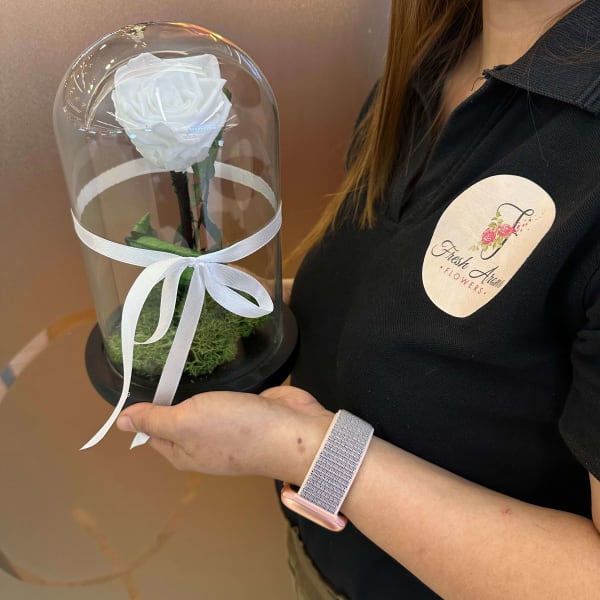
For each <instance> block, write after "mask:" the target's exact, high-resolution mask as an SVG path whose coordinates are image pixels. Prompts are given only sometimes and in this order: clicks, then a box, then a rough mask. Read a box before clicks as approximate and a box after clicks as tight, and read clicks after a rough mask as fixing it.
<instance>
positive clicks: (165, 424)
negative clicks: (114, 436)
mask: <svg viewBox="0 0 600 600" xmlns="http://www.w3.org/2000/svg"><path fill="white" fill-rule="evenodd" d="M178 414H179V411H177V407H176V406H158V405H156V404H149V403H147V402H140V403H138V404H134V405H133V406H130V407H128V408H126V409H125V410H124V411H123V412H122V413H121V414H120V415H119V418H118V419H117V423H116V424H117V427H118V428H119V429H120V430H121V431H134V432H142V433H146V434H147V435H149V436H150V437H158V438H162V439H165V440H171V441H172V440H174V439H175V438H176V437H177V432H178V430H179V428H178V418H177V417H178Z"/></svg>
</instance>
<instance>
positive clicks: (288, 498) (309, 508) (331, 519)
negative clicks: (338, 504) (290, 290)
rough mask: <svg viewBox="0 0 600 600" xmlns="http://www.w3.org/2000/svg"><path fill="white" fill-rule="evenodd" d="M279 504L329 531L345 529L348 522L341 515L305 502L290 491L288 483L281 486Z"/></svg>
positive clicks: (293, 491) (290, 487)
mask: <svg viewBox="0 0 600 600" xmlns="http://www.w3.org/2000/svg"><path fill="white" fill-rule="evenodd" d="M281 503H282V504H283V505H284V506H286V507H287V508H289V509H290V510H293V511H294V512H296V513H298V514H299V515H301V516H303V517H305V518H307V519H309V520H310V521H312V522H313V523H316V524H317V525H320V526H321V527H325V529H329V530H330V531H341V530H342V529H344V527H346V523H347V522H348V519H347V518H346V517H344V516H343V515H340V514H333V513H330V512H328V511H326V510H325V509H323V508H321V507H320V506H317V505H316V504H314V503H312V502H309V501H308V500H305V499H304V498H302V496H300V495H299V494H298V492H297V491H295V490H294V489H292V486H291V485H290V484H289V483H284V484H283V488H282V490H281Z"/></svg>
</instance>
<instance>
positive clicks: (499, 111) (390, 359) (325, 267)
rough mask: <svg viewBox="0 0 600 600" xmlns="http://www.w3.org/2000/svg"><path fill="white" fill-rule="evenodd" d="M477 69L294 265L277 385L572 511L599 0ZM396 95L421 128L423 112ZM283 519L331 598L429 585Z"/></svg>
mask: <svg viewBox="0 0 600 600" xmlns="http://www.w3.org/2000/svg"><path fill="white" fill-rule="evenodd" d="M486 78H487V81H486V82H485V83H484V84H483V86H482V87H481V88H480V89H479V90H478V91H476V92H475V93H474V94H473V95H472V96H471V97H470V98H469V99H467V100H466V101H465V102H464V103H463V104H461V105H460V106H459V107H458V108H457V109H456V110H455V112H454V113H453V114H452V116H451V117H450V119H449V121H448V122H447V124H446V126H445V128H444V130H443V132H442V133H441V135H440V136H439V137H438V139H437V140H436V141H435V142H434V143H433V142H432V143H431V144H428V143H423V144H421V145H419V146H418V147H417V148H416V150H414V151H413V152H411V154H410V157H409V158H408V159H406V152H403V153H401V154H402V156H401V157H400V159H399V161H398V168H397V169H396V172H395V174H394V176H393V181H392V183H391V185H390V187H389V190H388V193H387V194H386V196H385V198H384V201H383V203H382V206H381V210H380V214H379V218H378V221H377V224H376V226H375V227H374V228H373V229H371V230H368V231H364V230H363V231H361V230H359V229H358V228H357V227H355V226H354V225H352V224H350V223H346V224H344V225H343V226H341V227H339V228H338V229H337V230H336V231H335V232H334V233H331V234H328V235H327V236H326V238H325V239H324V240H323V241H322V242H321V243H320V244H319V245H318V246H317V247H316V248H315V249H313V251H311V252H310V254H309V256H308V257H307V258H306V260H305V261H304V263H303V264H302V266H301V268H300V270H299V272H298V274H297V278H296V282H295V285H294V289H293V295H292V301H291V306H292V309H293V311H294V313H295V315H296V317H297V319H298V323H299V328H300V336H301V337H300V339H301V341H300V354H299V357H298V361H297V364H296V367H295V370H294V373H293V384H294V385H297V386H299V387H301V388H304V389H306V390H308V391H310V392H311V393H312V394H314V395H315V397H316V398H318V399H319V401H320V402H322V403H323V404H324V405H325V406H326V407H327V408H329V409H331V410H337V409H338V408H341V407H343V408H346V409H347V410H350V411H351V412H353V413H355V414H356V415H359V416H360V417H362V418H364V419H366V420H367V421H369V422H370V423H372V424H373V425H374V427H375V432H376V435H378V436H380V437H381V438H383V439H386V440H388V441H390V442H392V443H393V444H396V445H397V446H399V447H401V448H404V449H405V450H407V451H409V452H412V453H414V454H416V455H418V456H420V457H423V458H424V459H426V460H428V461H431V462H432V463H434V464H436V465H440V466H442V467H444V468H446V469H448V470H450V471H452V472H454V473H457V474H459V475H461V476H463V477H465V478H467V479H469V480H471V481H474V482H477V483H479V484H481V485H484V486H486V487H489V488H491V489H494V490H497V491H499V492H502V493H504V494H508V495H509V496H513V497H515V498H519V499H521V500H524V501H527V502H531V503H534V504H537V505H541V506H546V507H552V508H556V509H560V510H565V511H570V512H573V513H577V514H581V515H588V516H589V514H590V499H589V483H588V475H587V471H591V472H592V473H593V474H595V476H596V477H597V478H600V272H599V267H600V185H599V184H600V121H599V119H598V114H599V113H600V2H599V1H598V0H588V1H587V2H585V3H584V4H582V5H580V6H579V7H578V8H576V9H574V10H573V11H572V12H571V13H570V14H569V15H568V16H566V17H565V18H564V19H563V20H562V21H560V22H559V23H558V24H556V25H555V26H554V27H553V28H552V29H551V30H550V31H549V32H548V33H546V34H545V35H544V36H543V37H542V38H541V39H540V40H539V41H538V43H537V44H536V45H535V47H534V48H532V49H531V50H530V51H529V52H528V53H527V54H526V55H525V56H524V57H522V58H521V59H520V60H519V61H517V62H516V63H515V64H513V65H510V66H503V67H497V68H495V69H492V70H491V71H489V72H487V73H486ZM414 97H415V99H414V101H413V104H412V106H411V113H412V114H413V115H414V117H413V118H412V121H411V122H412V123H413V125H414V126H415V127H417V128H420V131H421V133H422V131H423V127H425V126H426V125H427V121H428V118H429V117H428V115H427V112H426V110H425V109H424V107H423V106H422V105H421V104H419V100H418V98H419V94H418V93H417V94H415V95H414ZM415 124H416V125H415ZM373 492H374V493H376V490H373ZM286 514H287V516H288V517H289V518H290V519H291V520H292V522H294V523H296V524H298V525H299V528H300V533H301V536H302V539H303V541H304V543H305V546H306V548H307V551H308V553H309V555H310V556H311V557H312V559H313V561H314V563H315V564H316V566H317V567H318V568H319V570H320V571H321V572H322V573H323V575H324V577H325V579H326V580H327V581H329V582H330V583H331V585H332V586H333V587H334V588H335V589H336V590H337V591H338V592H339V593H342V594H344V595H346V596H348V597H349V598H351V599H353V600H384V599H392V598H393V599H397V598H407V599H408V598H410V599H411V600H412V599H415V598H434V597H436V596H435V594H434V593H433V592H431V591H430V590H429V589H428V588H426V587H425V586H424V585H423V584H421V583H420V582H419V581H418V580H416V579H415V578H414V577H413V576H412V575H411V574H410V573H408V572H407V571H406V570H405V569H404V568H403V567H402V566H401V565H399V564H398V563H396V562H395V561H394V560H393V559H392V558H390V557H389V556H387V555H386V554H385V553H384V552H382V551H381V550H379V549H378V548H377V547H375V546H374V545H373V544H372V543H371V542H370V541H369V540H367V539H366V538H365V537H364V536H363V535H362V534H361V533H360V532H358V531H357V530H356V529H354V528H353V527H352V525H349V526H348V527H347V528H346V529H345V530H344V531H343V532H341V533H330V532H328V531H326V530H324V529H322V528H320V527H318V526H316V525H313V524H312V523H309V522H307V521H306V520H304V519H302V518H300V517H298V516H297V515H294V514H291V513H286ZM433 517H434V516H433V515H432V518H433ZM398 535H402V532H401V531H400V532H398ZM524 568H526V566H524Z"/></svg>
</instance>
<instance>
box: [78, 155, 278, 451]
mask: <svg viewBox="0 0 600 600" xmlns="http://www.w3.org/2000/svg"><path fill="white" fill-rule="evenodd" d="M159 171H160V169H157V168H156V166H154V165H152V164H150V163H149V162H147V161H146V160H145V159H137V160H134V161H131V162H128V163H124V164H122V165H119V166H118V167H115V168H113V169H110V170H108V171H105V172H104V173H102V174H100V175H99V176H98V177H95V178H94V179H92V180H91V181H90V182H89V183H88V184H86V185H85V186H84V187H83V189H82V190H81V192H80V193H79V196H78V197H77V201H76V207H75V208H76V210H75V211H74V212H73V213H72V216H73V224H74V226H75V232H76V233H77V236H78V237H79V239H80V240H81V241H82V243H84V244H85V245H86V246H87V247H88V248H90V249H91V250H93V251H95V252H97V253H99V254H102V255H103V256H106V257H108V258H110V259H112V260H117V261H119V262H123V263H127V264H130V265H137V266H139V267H145V268H144V270H143V271H142V272H141V273H140V274H139V275H138V277H137V279H136V280H135V281H134V283H133V285H132V286H131V288H130V290H129V292H128V294H127V297H126V298H125V302H124V304H123V310H122V315H121V348H122V354H123V390H122V392H121V396H120V398H119V401H118V402H117V404H116V406H115V408H114V410H113V412H112V413H111V415H110V416H109V418H108V419H107V421H106V422H105V423H104V425H103V426H102V427H101V428H100V429H99V430H98V432H97V433H96V434H95V435H94V436H93V437H92V438H91V439H90V440H89V441H88V442H87V443H86V444H85V445H84V446H83V447H82V448H81V449H82V450H85V449H86V448H91V447H92V446H95V445H96V444H97V443H98V442H99V441H100V440H101V439H102V438H103V437H104V436H105V435H106V433H107V432H108V430H109V429H110V428H111V426H112V425H113V423H114V422H115V421H116V419H117V417H118V416H119V413H120V412H121V410H122V408H123V406H124V404H125V402H126V400H127V397H128V395H129V387H130V385H131V375H132V369H133V349H134V346H135V345H136V344H151V343H153V342H156V341H158V340H160V339H161V338H162V337H163V336H164V335H165V334H166V333H167V330H168V329H169V326H170V324H171V321H172V320H173V315H174V312H175V303H176V300H177V289H178V286H179V279H180V277H181V275H182V274H183V272H184V271H185V269H187V268H192V269H193V273H192V278H191V281H190V284H189V287H188V291H187V295H186V298H185V301H184V306H183V310H182V313H181V318H180V320H179V325H178V326H177V330H176V332H175V337H174V339H173V343H172V345H171V348H170V350H169V354H168V356H167V360H166V362H165V365H164V368H163V371H162V374H161V376H160V379H159V382H158V385H157V388H156V392H155V394H154V399H153V403H154V404H161V405H170V404H171V403H172V402H173V398H174V396H175V392H176V391H177V386H178V385H179V380H180V379H181V374H182V372H183V368H184V366H185V363H186V360H187V357H188V353H189V350H190V346H191V344H192V340H193V338H194V334H195V332H196V328H197V326H198V321H199V320H200V314H201V313H202V305H203V304H204V295H205V293H208V294H210V296H211V297H212V298H213V299H214V300H215V302H217V303H218V304H220V305H221V306H223V308H225V309H227V310H228V311H230V312H232V313H235V314H237V315H240V316H242V317H250V318H255V317H261V316H263V315H266V314H269V313H270V312H271V311H272V310H273V301H272V300H271V297H270V296H269V294H268V292H267V291H266V290H265V288H264V287H263V286H262V285H261V284H260V283H259V282H258V281H257V280H256V279H254V277H252V276H251V275H248V274H247V273H245V272H244V271H241V270H239V269H236V268H234V267H231V266H229V265H228V264H226V263H231V262H235V261H237V260H240V259H242V258H245V257H246V256H249V255H251V254H253V253H254V252H256V251H257V250H259V249H260V248H262V247H263V246H265V245H266V244H267V243H269V242H270V241H271V240H272V239H273V238H274V237H275V236H276V235H277V233H278V232H279V229H280V228H281V206H277V199H276V197H275V194H274V193H273V190H272V189H271V188H270V187H269V185H268V184H267V183H266V182H265V181H264V180H263V179H261V178H260V177H258V176H257V175H254V174H253V173H250V172H249V171H246V170H244V169H240V168H239V167H234V166H233V165H228V164H225V163H219V162H217V163H215V177H220V178H223V179H228V180H230V181H233V182H235V183H240V184H242V185H245V186H247V187H250V188H252V189H254V190H255V191H257V192H259V193H260V194H262V195H263V196H264V197H265V198H266V199H267V200H268V201H269V203H270V204H271V206H272V207H273V209H274V211H275V214H274V217H273V219H272V220H271V221H269V223H267V224H266V225H265V226H264V227H263V228H262V229H260V230H259V231H257V232H255V233H253V234H252V235H250V236H249V237H247V238H245V239H243V240H240V241H239V242H236V243H235V244H232V245H231V246H228V247H227V248H223V249H222V250H217V251H216V252H210V253H208V254H203V255H201V256H195V257H182V256H177V255H174V254H172V253H170V252H162V251H159V250H146V249H142V248H133V247H131V246H125V245H124V244H118V243H116V242H112V241H110V240H107V239H105V238H103V237H100V236H99V235H96V234H95V233H92V232H91V231H89V230H87V229H86V228H85V227H83V225H82V224H81V222H80V219H81V215H82V214H83V211H84V209H85V207H86V206H87V205H88V204H89V203H90V202H91V201H92V199H93V198H95V197H96V196H97V195H98V194H100V193H102V192H103V191H104V190H106V189H108V188H109V187H112V186H114V185H117V184H119V183H122V182H123V181H126V180H127V179H131V178H132V177H137V176H139V175H144V174H149V173H154V172H159ZM160 282H162V292H161V301H160V314H159V319H158V324H157V326H156V329H155V331H154V333H153V334H152V335H151V336H150V337H149V338H148V339H147V340H144V341H141V342H138V341H136V340H135V331H136V328H137V323H138V319H139V316H140V313H141V311H142V308H143V306H144V303H145V302H146V300H147V298H148V295H149V294H150V291H151V290H152V289H153V288H154V287H155V286H156V285H157V284H159V283H160ZM234 290H238V291H239V292H244V293H245V294H247V295H248V296H250V297H251V298H253V299H254V300H255V302H256V303H254V302H252V301H251V300H248V299H247V298H245V297H244V296H243V295H242V294H240V293H238V291H234ZM147 440H148V436H147V435H146V434H144V433H138V434H136V436H135V437H134V439H133V442H132V444H131V448H134V447H135V446H139V445H141V444H144V443H145V442H146V441H147Z"/></svg>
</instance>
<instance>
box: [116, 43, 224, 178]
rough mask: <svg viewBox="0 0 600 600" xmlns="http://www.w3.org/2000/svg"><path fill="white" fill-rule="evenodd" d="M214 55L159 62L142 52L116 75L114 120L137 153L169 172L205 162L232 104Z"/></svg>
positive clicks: (160, 60)
mask: <svg viewBox="0 0 600 600" xmlns="http://www.w3.org/2000/svg"><path fill="white" fill-rule="evenodd" d="M224 84H225V80H224V79H222V78H221V72H220V70H219V63H218V62H217V58H216V57H215V56H213V55H212V54H203V55H201V56H187V57H184V58H165V59H161V58H158V57H156V56H154V55H153V54H150V53H144V54H140V55H138V56H136V57H135V58H132V59H131V60H130V61H129V62H127V63H126V64H125V65H123V66H121V67H119V68H118V69H117V70H116V72H115V83H114V90H113V93H112V100H113V103H114V105H115V118H116V119H117V121H118V122H119V124H120V125H121V126H122V127H123V129H124V130H125V132H126V133H127V135H128V136H129V137H130V139H131V141H132V142H133V143H134V145H135V147H136V148H137V150H138V152H139V153H140V154H141V155H142V156H143V157H144V158H146V159H147V160H149V161H150V162H151V163H153V164H154V165H156V166H158V167H161V168H164V169H167V170H169V171H181V172H183V171H186V170H187V169H188V168H189V167H190V166H191V165H192V164H194V163H198V162H201V161H202V160H204V159H205V158H206V157H207V156H208V151H209V149H210V147H211V145H212V144H213V142H214V141H215V139H216V138H217V136H218V135H219V132H220V131H221V129H222V128H223V126H224V125H225V122H226V120H227V117H228V115H229V111H230V109H231V102H230V101H229V99H228V98H227V96H226V95H225V93H224V92H223V86H224Z"/></svg>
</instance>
